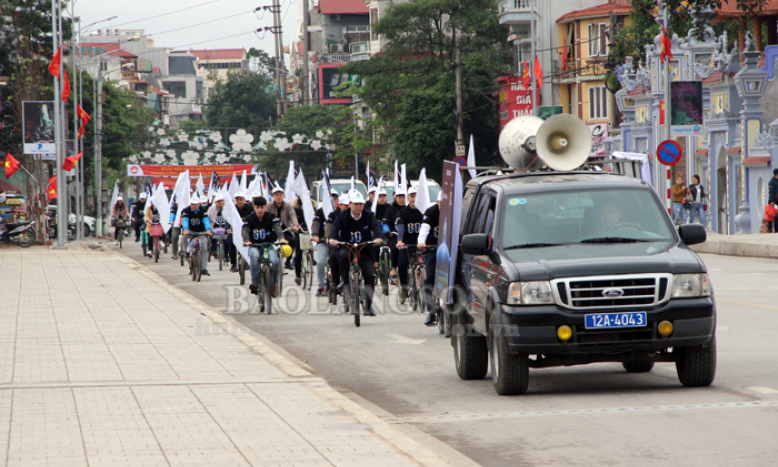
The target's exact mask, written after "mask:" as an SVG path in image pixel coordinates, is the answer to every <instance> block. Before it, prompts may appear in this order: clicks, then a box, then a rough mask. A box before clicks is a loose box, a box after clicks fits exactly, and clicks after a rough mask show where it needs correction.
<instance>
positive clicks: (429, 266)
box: [418, 191, 443, 326]
mask: <svg viewBox="0 0 778 467" xmlns="http://www.w3.org/2000/svg"><path fill="white" fill-rule="evenodd" d="M442 199H443V192H442V191H441V192H439V193H438V199H437V202H436V203H435V204H433V205H432V206H430V207H429V208H427V210H426V211H424V219H423V220H422V221H421V228H419V239H418V242H419V243H418V247H419V250H421V251H424V269H426V270H427V275H426V276H425V278H424V302H425V303H426V304H427V312H428V313H429V314H428V315H427V319H426V320H425V321H424V324H426V325H427V326H434V325H436V324H437V323H438V314H437V313H436V311H437V306H436V305H435V297H434V296H433V290H434V289H433V287H434V286H435V271H436V268H437V252H436V251H435V248H429V249H428V247H437V246H438V229H439V222H440V201H441V200H442Z"/></svg>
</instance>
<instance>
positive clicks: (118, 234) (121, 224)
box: [116, 219, 127, 250]
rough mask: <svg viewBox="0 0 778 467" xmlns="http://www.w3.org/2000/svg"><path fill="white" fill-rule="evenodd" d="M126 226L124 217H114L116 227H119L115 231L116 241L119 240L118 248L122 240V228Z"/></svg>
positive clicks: (120, 246)
mask: <svg viewBox="0 0 778 467" xmlns="http://www.w3.org/2000/svg"><path fill="white" fill-rule="evenodd" d="M126 227H127V223H126V222H124V219H116V228H117V229H119V230H118V231H117V232H116V241H117V242H119V249H120V250H121V248H122V242H123V241H124V229H125V228H126Z"/></svg>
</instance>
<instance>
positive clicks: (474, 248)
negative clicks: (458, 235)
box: [462, 233, 489, 256]
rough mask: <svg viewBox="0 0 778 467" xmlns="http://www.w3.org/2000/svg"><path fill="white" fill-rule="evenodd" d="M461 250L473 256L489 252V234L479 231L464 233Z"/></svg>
mask: <svg viewBox="0 0 778 467" xmlns="http://www.w3.org/2000/svg"><path fill="white" fill-rule="evenodd" d="M462 252H463V253H465V254H466V255H475V256H480V255H485V254H487V253H489V236H488V235H487V234H480V233H479V234H468V235H465V236H464V237H462Z"/></svg>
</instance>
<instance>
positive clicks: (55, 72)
mask: <svg viewBox="0 0 778 467" xmlns="http://www.w3.org/2000/svg"><path fill="white" fill-rule="evenodd" d="M61 61H62V47H60V48H59V49H58V50H57V53H55V54H54V56H53V57H51V63H49V73H51V75H52V76H54V77H55V78H59V67H60V64H61Z"/></svg>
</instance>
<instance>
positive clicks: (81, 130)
mask: <svg viewBox="0 0 778 467" xmlns="http://www.w3.org/2000/svg"><path fill="white" fill-rule="evenodd" d="M85 128H86V123H83V124H81V126H80V127H79V128H78V137H79V138H83V136H84V132H85V130H84V129H85Z"/></svg>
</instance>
